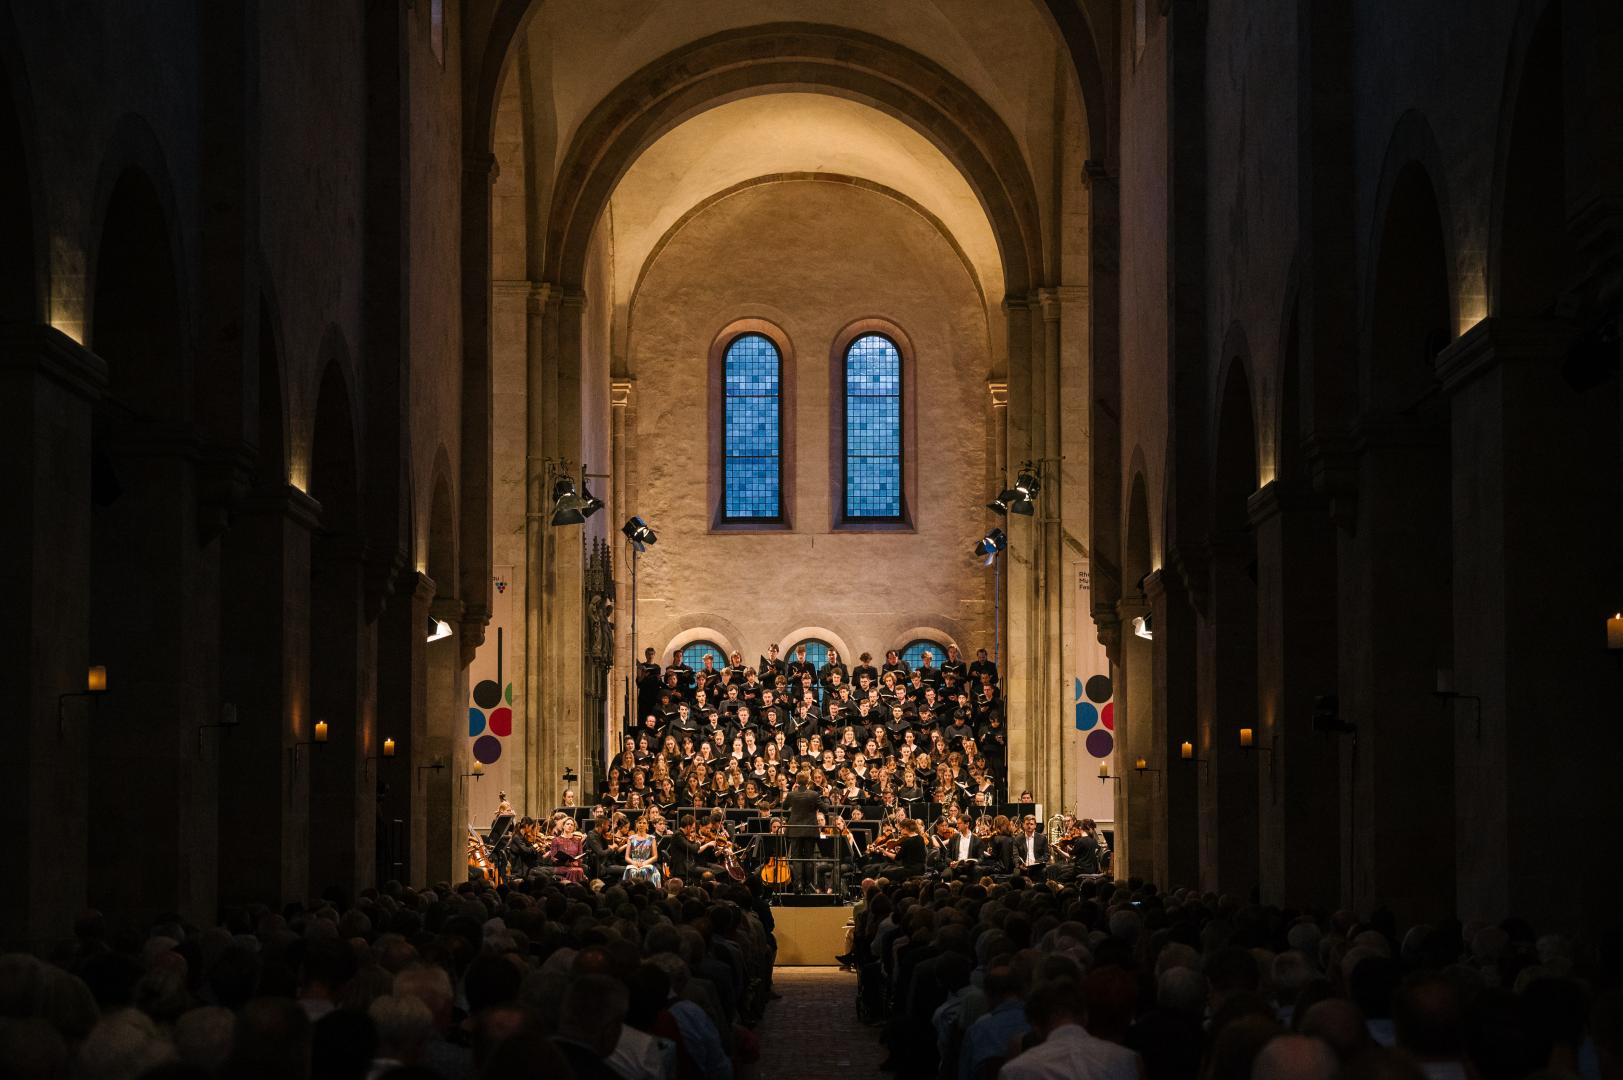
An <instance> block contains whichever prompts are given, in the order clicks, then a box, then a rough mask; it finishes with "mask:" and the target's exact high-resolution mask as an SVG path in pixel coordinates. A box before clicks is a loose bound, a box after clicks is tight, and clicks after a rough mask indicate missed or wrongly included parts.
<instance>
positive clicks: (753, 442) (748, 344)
mask: <svg viewBox="0 0 1623 1080" xmlns="http://www.w3.org/2000/svg"><path fill="white" fill-rule="evenodd" d="M781 372H782V358H781V357H780V356H779V355H778V347H777V346H776V345H774V344H773V343H772V339H771V338H768V337H766V336H764V335H762V334H740V335H739V336H738V337H736V338H734V339H733V343H732V344H731V345H729V346H727V359H726V363H725V372H724V376H723V383H724V393H723V398H722V401H723V406H722V432H723V434H722V486H723V490H724V492H725V494H724V497H723V500H722V516H723V517H724V518H727V519H730V520H734V521H775V520H777V519H778V518H780V517H782V516H783V515H782V510H781V505H780V500H779V484H780V476H781V470H780V461H781V458H780V445H781V443H780V439H779V424H780V422H781V409H780V402H781V398H780V396H779V391H780V380H781Z"/></svg>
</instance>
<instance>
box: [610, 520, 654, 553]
mask: <svg viewBox="0 0 1623 1080" xmlns="http://www.w3.org/2000/svg"><path fill="white" fill-rule="evenodd" d="M620 531H621V532H623V533H625V535H626V539H627V540H630V541H631V546H632V547H634V548H636V549H637V551H639V552H643V551H647V550H648V547H649V545H650V544H653V543H654V542H656V541H657V540H658V539H659V537H657V536H655V535H654V530H653V529H650V528H649V527H648V522H646V521H644V520H643V519H642V518H640V517H634V518H632V519H631V520H629V521H627V522H626V523H625V524H624V525H622V526H620Z"/></svg>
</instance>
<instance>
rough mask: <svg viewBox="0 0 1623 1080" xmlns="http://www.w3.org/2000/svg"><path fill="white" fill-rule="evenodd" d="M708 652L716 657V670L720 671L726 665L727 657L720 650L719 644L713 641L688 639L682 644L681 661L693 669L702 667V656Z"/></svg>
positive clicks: (698, 669)
mask: <svg viewBox="0 0 1623 1080" xmlns="http://www.w3.org/2000/svg"><path fill="white" fill-rule="evenodd" d="M706 653H709V654H710V655H711V656H714V657H715V658H716V660H715V664H716V670H717V671H720V670H721V669H722V668H724V667H726V666H727V657H726V655H725V654H724V653H723V652H722V651H721V646H720V645H717V644H716V643H715V642H713V641H690V642H688V643H687V644H686V645H684V646H682V663H684V664H686V665H687V666H688V667H690V668H692V669H693V670H694V671H702V670H703V669H704V657H705V654H706Z"/></svg>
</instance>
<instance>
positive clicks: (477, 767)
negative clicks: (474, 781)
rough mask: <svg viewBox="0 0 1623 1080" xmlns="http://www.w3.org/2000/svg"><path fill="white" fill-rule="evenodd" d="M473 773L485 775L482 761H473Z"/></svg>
mask: <svg viewBox="0 0 1623 1080" xmlns="http://www.w3.org/2000/svg"><path fill="white" fill-rule="evenodd" d="M473 775H475V776H483V775H485V763H484V762H482V761H476V762H474V763H473Z"/></svg>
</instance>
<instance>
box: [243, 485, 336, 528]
mask: <svg viewBox="0 0 1623 1080" xmlns="http://www.w3.org/2000/svg"><path fill="white" fill-rule="evenodd" d="M234 512H235V513H236V514H239V515H268V514H275V515H281V516H283V517H286V518H287V519H288V520H289V521H291V522H292V523H293V524H295V525H297V526H299V527H300V528H303V529H306V530H308V531H310V532H315V531H316V529H317V528H319V527H320V525H321V504H320V503H319V502H317V501H316V500H315V499H313V498H311V497H310V496H309V495H306V494H305V493H304V492H302V491H300V490H299V489H298V488H296V487H294V486H293V485H292V484H281V485H278V486H277V487H273V488H261V489H259V490H257V491H253V492H250V493H249V494H248V496H247V497H246V498H245V499H243V500H242V502H241V503H240V504H239V505H238V506H237V507H236V508H235V511H234Z"/></svg>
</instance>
